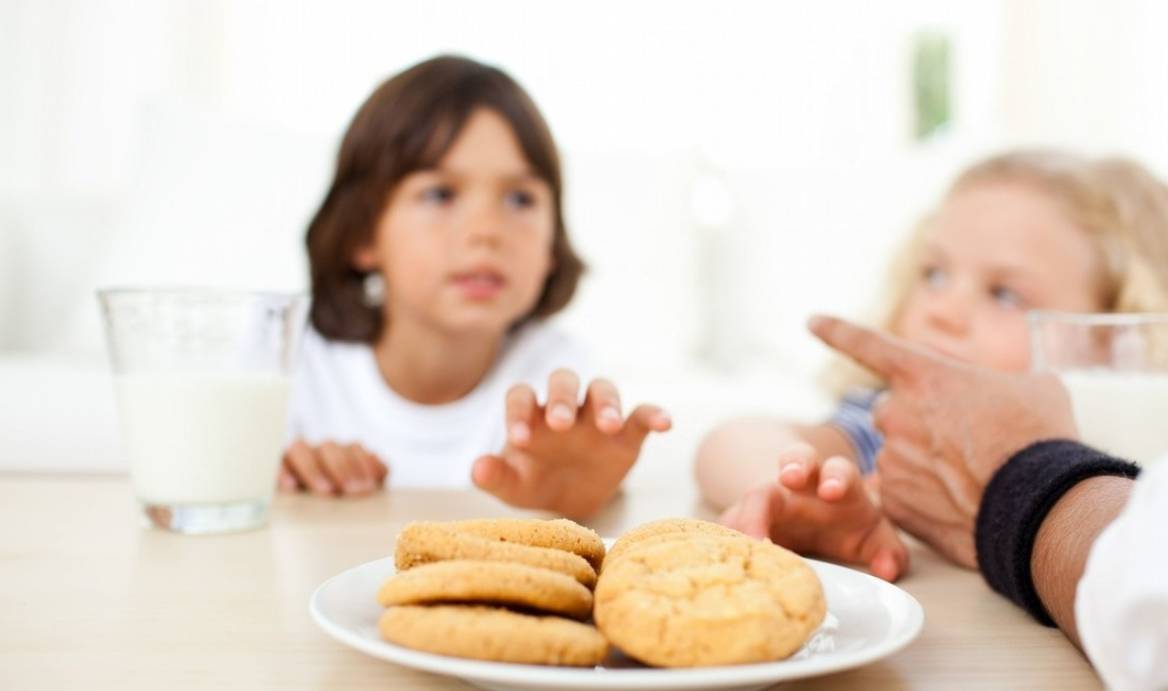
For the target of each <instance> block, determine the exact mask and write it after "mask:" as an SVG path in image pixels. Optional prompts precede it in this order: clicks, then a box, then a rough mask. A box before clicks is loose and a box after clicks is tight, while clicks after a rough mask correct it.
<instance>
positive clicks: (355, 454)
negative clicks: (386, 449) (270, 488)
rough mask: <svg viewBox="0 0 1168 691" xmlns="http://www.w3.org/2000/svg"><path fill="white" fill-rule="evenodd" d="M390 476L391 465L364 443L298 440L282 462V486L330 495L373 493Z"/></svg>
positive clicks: (283, 488) (293, 489) (291, 489)
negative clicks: (386, 463)
mask: <svg viewBox="0 0 1168 691" xmlns="http://www.w3.org/2000/svg"><path fill="white" fill-rule="evenodd" d="M387 475H389V468H388V467H387V466H386V465H385V464H384V463H382V462H381V459H379V458H377V456H375V455H373V454H371V453H369V452H368V451H366V450H365V449H364V447H362V446H361V445H360V444H334V443H333V442H325V443H323V444H321V445H320V446H309V445H308V444H306V443H304V442H303V441H301V440H299V439H297V440H296V441H294V442H292V444H291V445H290V446H289V447H288V449H287V450H286V451H285V452H284V459H283V460H282V461H281V462H280V489H282V490H287V491H296V490H299V489H307V490H308V491H309V492H312V493H313V494H320V495H326V496H327V495H334V494H344V495H355V494H370V493H372V492H375V491H377V490H378V489H380V488H381V486H382V485H383V484H385V477H386V476H387Z"/></svg>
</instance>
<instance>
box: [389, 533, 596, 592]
mask: <svg viewBox="0 0 1168 691" xmlns="http://www.w3.org/2000/svg"><path fill="white" fill-rule="evenodd" d="M451 559H472V560H478V561H502V562H514V563H517V564H526V565H528V566H536V567H539V568H544V569H551V570H552V571H558V572H560V573H563V574H567V575H569V576H571V577H572V578H575V579H576V580H577V581H579V582H580V583H582V584H583V585H585V586H587V587H589V588H591V587H592V586H594V585H596V571H594V570H593V569H592V567H591V566H590V565H589V564H588V562H587V561H586V560H585V559H584V557H581V556H580V555H578V554H572V553H571V552H565V551H563V550H559V549H550V548H548V547H531V546H529V545H520V544H516V543H513V542H500V541H498V540H489V539H487V538H484V537H479V536H477V535H471V534H469V533H464V532H458V531H456V530H451V529H450V528H449V527H448V525H447V524H445V523H427V522H415V523H410V524H408V525H406V527H405V528H402V531H401V532H400V533H398V536H397V545H396V547H395V548H394V564H395V565H396V566H397V569H398V571H405V570H407V569H410V568H413V567H415V566H419V565H421V564H429V563H430V562H435V561H448V560H451Z"/></svg>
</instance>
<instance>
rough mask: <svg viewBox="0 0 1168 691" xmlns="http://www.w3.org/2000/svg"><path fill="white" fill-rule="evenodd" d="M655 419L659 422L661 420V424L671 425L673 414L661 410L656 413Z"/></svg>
mask: <svg viewBox="0 0 1168 691" xmlns="http://www.w3.org/2000/svg"><path fill="white" fill-rule="evenodd" d="M657 420H658V421H659V422H661V424H663V425H672V424H673V416H672V415H670V414H669V413H667V412H665V411H664V410H663V411H661V412H660V413H657Z"/></svg>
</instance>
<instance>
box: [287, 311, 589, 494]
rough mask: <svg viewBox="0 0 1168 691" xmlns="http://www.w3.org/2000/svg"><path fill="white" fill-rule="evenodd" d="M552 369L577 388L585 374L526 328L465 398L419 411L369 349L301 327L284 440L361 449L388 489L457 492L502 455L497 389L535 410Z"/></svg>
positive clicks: (551, 333)
mask: <svg viewBox="0 0 1168 691" xmlns="http://www.w3.org/2000/svg"><path fill="white" fill-rule="evenodd" d="M560 367H566V368H568V369H571V370H573V371H574V372H576V373H577V374H578V375H580V381H581V387H584V386H586V385H587V382H588V381H589V378H590V376H591V371H590V363H589V360H588V358H587V357H586V354H585V352H584V350H583V348H581V347H580V346H579V345H578V344H577V343H576V342H575V341H574V340H572V339H571V338H570V337H568V336H567V335H565V334H563V333H561V332H559V331H557V330H555V329H553V328H551V327H550V326H548V325H547V324H544V323H540V322H532V323H530V324H527V325H525V326H523V327H521V328H520V329H519V330H518V331H516V332H515V333H514V334H512V335H510V336H508V338H507V341H506V342H505V343H504V346H503V348H502V349H501V351H500V354H499V358H498V360H497V362H496V363H495V365H494V366H493V367H492V368H491V370H490V371H489V372H488V373H487V376H486V377H485V378H484V379H483V381H482V382H480V383H479V385H478V386H477V387H475V389H474V390H473V391H471V392H470V393H469V394H467V395H466V396H464V397H463V398H461V399H459V400H457V401H454V402H451V403H444V404H441V405H423V404H419V403H414V402H412V401H409V400H407V399H405V398H402V397H401V396H399V395H398V394H397V393H396V392H395V391H394V390H393V389H391V388H390V387H389V386H388V385H387V384H386V383H385V380H384V379H383V378H382V376H381V372H380V370H379V369H378V367H377V361H376V359H375V358H374V354H373V349H372V347H370V346H369V345H367V344H363V343H347V342H341V341H329V340H327V339H325V338H324V337H323V336H321V335H320V334H319V333H317V331H316V330H315V329H313V328H311V327H309V328H307V329H306V330H305V333H304V336H303V338H302V341H301V346H300V358H299V363H298V366H297V369H296V372H295V373H294V375H293V380H292V400H291V406H290V411H289V422H288V430H289V437H290V439H298V438H299V439H303V440H304V441H305V442H307V443H308V444H311V445H317V444H320V443H323V442H326V441H332V442H337V443H341V444H348V443H358V444H361V445H362V446H364V447H365V448H366V449H368V450H369V451H371V452H373V453H375V454H377V456H378V457H379V458H381V460H382V461H384V462H385V463H387V464H388V465H389V467H390V476H389V482H390V484H391V485H392V486H394V487H467V486H469V485H470V484H471V480H470V469H471V465H472V464H473V463H474V461H475V459H476V458H478V457H479V456H481V455H483V454H486V453H498V452H499V451H501V450H502V448H503V443H504V441H505V438H506V434H505V428H506V421H505V419H504V415H505V413H506V400H505V398H506V394H507V390H508V389H510V388H511V386H513V385H515V384H518V383H527V384H529V385H531V387H532V388H533V389H535V391H536V394H537V395H538V396H539V400H540V401H541V402H542V401H543V400H544V397H545V396H546V392H547V379H548V375H550V374H551V373H552V372H553V371H555V370H556V369H558V368H560Z"/></svg>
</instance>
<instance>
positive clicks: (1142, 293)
mask: <svg viewBox="0 0 1168 691" xmlns="http://www.w3.org/2000/svg"><path fill="white" fill-rule="evenodd" d="M1002 182H1007V183H1016V184H1019V185H1025V186H1028V187H1030V188H1031V189H1033V190H1035V191H1036V192H1038V193H1040V194H1045V195H1047V196H1048V197H1050V198H1051V199H1053V200H1054V201H1055V202H1056V203H1057V204H1058V205H1059V206H1061V207H1062V209H1063V210H1064V212H1065V213H1066V215H1067V218H1068V219H1069V220H1070V221H1071V222H1073V223H1074V224H1075V225H1077V226H1078V227H1080V228H1082V229H1083V230H1084V231H1085V232H1086V233H1087V234H1088V236H1089V237H1090V238H1091V239H1092V241H1093V242H1094V243H1095V246H1096V248H1097V249H1098V251H1099V253H1100V254H1101V256H1102V257H1103V260H1104V261H1103V266H1104V267H1105V268H1104V271H1105V272H1106V274H1105V276H1104V277H1103V285H1104V294H1103V304H1104V305H1105V306H1106V307H1105V311H1107V312H1168V186H1165V184H1164V183H1163V182H1161V181H1160V180H1159V179H1158V178H1156V176H1155V175H1153V174H1152V173H1151V172H1150V171H1148V169H1147V168H1145V167H1144V166H1142V165H1140V164H1139V163H1137V162H1135V161H1133V160H1130V159H1127V158H1121V157H1114V156H1109V157H1102V158H1088V157H1085V156H1079V155H1076V154H1073V153H1069V152H1066V151H1060V150H1051V149H1031V150H1018V151H1009V152H1006V153H1003V154H999V155H996V156H993V157H990V158H988V159H985V160H983V161H981V162H979V163H976V164H974V165H973V166H972V167H970V168H968V169H966V170H965V171H964V172H963V173H962V174H961V175H959V176H958V177H957V179H956V180H955V181H954V182H953V184H952V185H951V186H950V188H949V190H948V192H947V193H946V194H945V197H944V198H943V199H942V203H944V200H945V199H948V198H950V197H952V196H953V195H955V194H957V193H958V192H961V191H962V190H965V189H968V188H970V187H973V186H976V185H979V184H985V183H1002ZM934 216H935V212H933V213H930V214H927V215H926V216H925V217H924V218H923V219H921V221H920V222H919V223H918V224H917V225H916V227H915V228H914V229H913V232H912V233H911V235H910V236H909V238H908V240H907V241H906V242H905V244H904V245H903V246H902V247H901V249H900V251H899V252H897V254H896V255H895V257H894V259H893V262H892V264H891V266H890V270H889V280H888V288H887V290H886V291H885V293H884V295H883V299H882V300H881V302H880V303H879V304H878V306H877V309H876V310H874V312H873V314H874V316H875V319H873V320H872V321H871V323H872V325H873V326H876V327H878V328H880V329H883V330H885V331H888V332H891V331H892V330H893V327H894V325H895V324H896V323H897V321H898V320H899V318H900V311H901V309H902V307H903V305H904V303H905V301H906V299H907V297H908V295H909V291H910V290H911V289H912V287H913V285H914V284H915V282H916V281H917V280H918V275H917V274H918V269H919V264H920V254H921V252H922V250H923V249H924V244H925V239H926V237H927V234H928V231H929V228H930V223H931V222H932V219H933V217H934ZM822 381H823V384H824V385H825V386H826V387H827V389H828V390H829V391H830V392H832V393H833V394H835V395H839V396H842V395H843V394H844V393H846V392H847V391H849V390H852V389H856V388H872V387H878V386H880V384H881V383H880V381H879V380H877V379H876V378H875V377H873V376H872V375H871V374H870V373H869V372H867V371H866V370H863V369H861V368H860V367H858V366H856V365H854V364H852V363H851V362H850V361H846V360H844V359H842V358H837V359H836V360H835V361H833V362H832V363H831V364H830V365H829V366H828V368H827V369H826V370H825V371H824V376H823V377H822Z"/></svg>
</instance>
